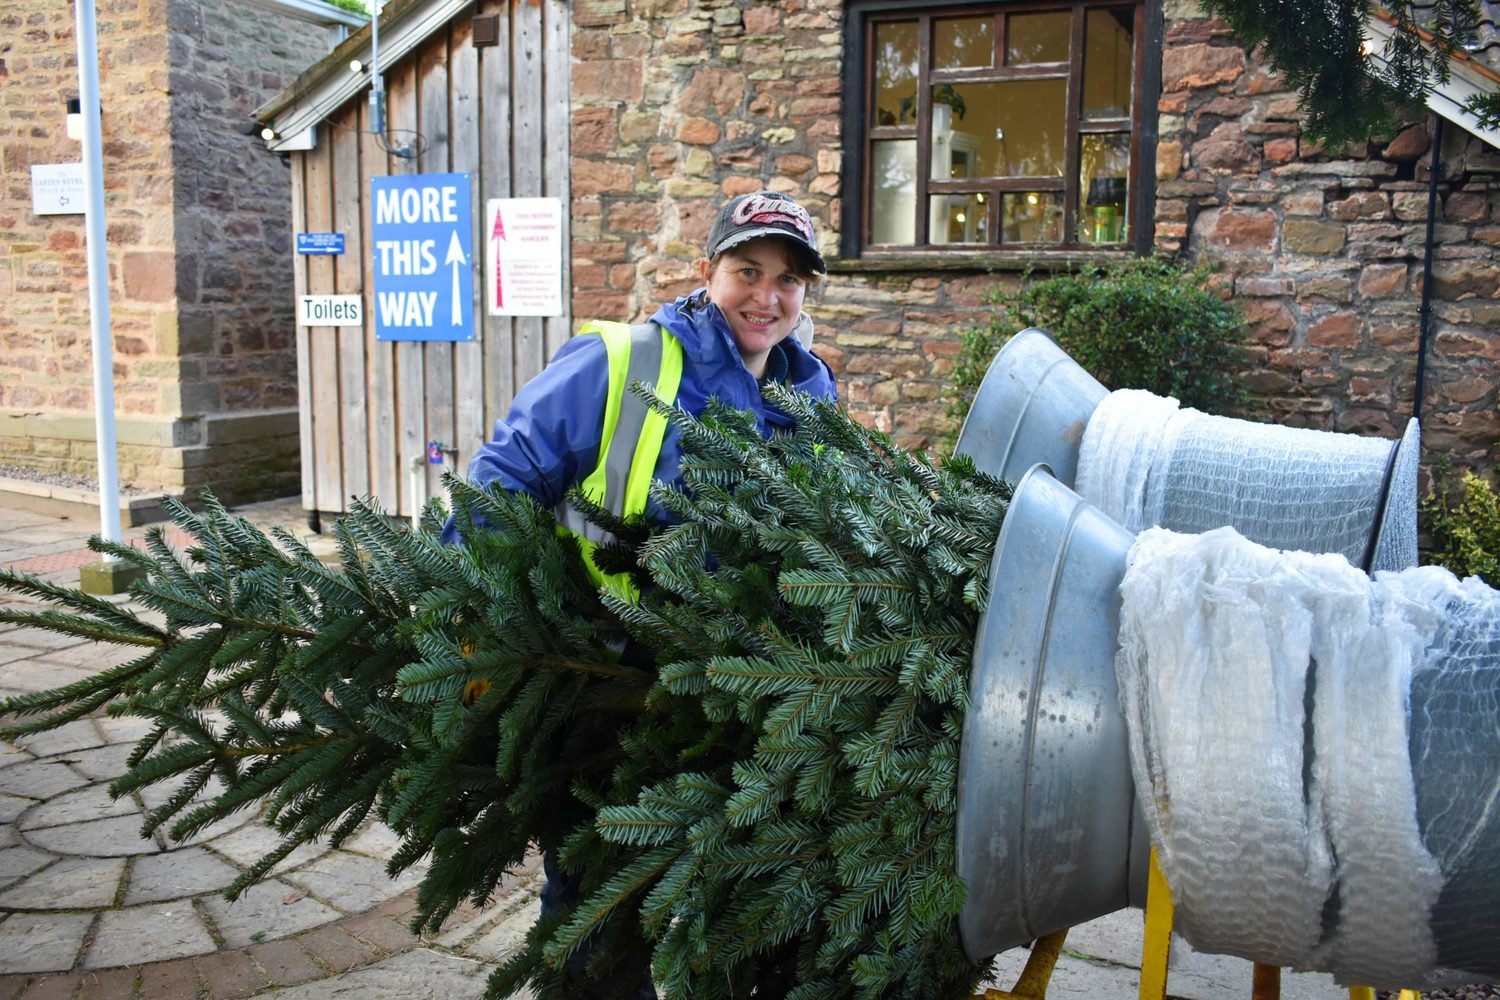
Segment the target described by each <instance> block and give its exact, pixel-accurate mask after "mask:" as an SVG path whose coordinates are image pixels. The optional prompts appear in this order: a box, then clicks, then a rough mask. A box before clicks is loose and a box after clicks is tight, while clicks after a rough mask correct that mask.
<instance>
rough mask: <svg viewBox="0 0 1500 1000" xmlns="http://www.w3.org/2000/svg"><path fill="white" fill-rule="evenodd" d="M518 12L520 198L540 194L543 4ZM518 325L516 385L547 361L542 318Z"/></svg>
mask: <svg viewBox="0 0 1500 1000" xmlns="http://www.w3.org/2000/svg"><path fill="white" fill-rule="evenodd" d="M512 10H513V11H514V15H515V18H514V21H513V29H514V35H513V38H514V44H513V45H512V48H511V60H512V67H511V81H512V87H513V90H512V96H513V98H514V104H513V105H512V109H513V110H512V114H511V135H512V137H513V138H512V149H513V151H514V156H513V158H512V166H511V193H512V194H513V195H514V196H515V197H517V198H537V197H541V195H542V194H543V191H542V158H543V150H542V140H543V138H544V137H543V135H542V125H543V123H544V122H545V120H546V109H545V108H544V107H543V104H542V100H543V97H542V51H543V38H542V4H541V2H539V0H538V2H530V3H518V4H515V5H514V6H513V7H512ZM515 324H516V337H515V340H516V385H517V386H520V385H523V384H525V383H526V382H527V381H529V380H530V379H532V378H534V377H535V376H536V374H537V373H538V372H540V371H541V370H542V366H543V365H544V364H546V362H547V343H546V332H545V329H544V327H543V324H542V318H541V317H540V316H518V317H517V318H516V320H515Z"/></svg>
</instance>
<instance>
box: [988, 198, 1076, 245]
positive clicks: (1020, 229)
mask: <svg viewBox="0 0 1500 1000" xmlns="http://www.w3.org/2000/svg"><path fill="white" fill-rule="evenodd" d="M1000 220H1001V241H1002V242H1004V243H1058V242H1060V241H1061V240H1062V196H1061V195H1060V194H1058V193H1057V192H1055V191H1023V192H1007V193H1005V194H1004V195H1002V196H1001V202H1000Z"/></svg>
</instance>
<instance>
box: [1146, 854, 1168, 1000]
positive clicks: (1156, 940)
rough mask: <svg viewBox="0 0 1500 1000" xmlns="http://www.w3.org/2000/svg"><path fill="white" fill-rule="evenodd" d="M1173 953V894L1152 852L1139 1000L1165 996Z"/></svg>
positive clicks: (1152, 999)
mask: <svg viewBox="0 0 1500 1000" xmlns="http://www.w3.org/2000/svg"><path fill="white" fill-rule="evenodd" d="M1171 951H1172V893H1171V892H1170V891H1169V890H1168V889H1167V877H1166V876H1165V875H1163V874H1162V872H1161V865H1160V864H1158V863H1157V860H1156V848H1154V847H1153V848H1151V874H1150V875H1149V876H1148V880H1147V882H1146V942H1145V944H1144V945H1143V946H1142V947H1141V992H1140V1000H1163V998H1164V997H1165V996H1166V995H1167V957H1168V955H1169V954H1170V953H1171Z"/></svg>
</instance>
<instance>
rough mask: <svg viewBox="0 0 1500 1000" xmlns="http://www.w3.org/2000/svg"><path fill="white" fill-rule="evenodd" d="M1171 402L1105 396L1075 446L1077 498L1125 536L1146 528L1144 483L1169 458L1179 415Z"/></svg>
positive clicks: (1136, 393) (1134, 394) (1148, 396)
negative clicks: (1123, 530) (1157, 464)
mask: <svg viewBox="0 0 1500 1000" xmlns="http://www.w3.org/2000/svg"><path fill="white" fill-rule="evenodd" d="M1197 412H1198V411H1196V410H1179V409H1178V403H1177V400H1175V399H1173V398H1171V397H1170V396H1158V395H1156V394H1154V393H1150V392H1146V391H1145V390H1143V389H1119V390H1116V391H1115V392H1112V393H1110V394H1109V395H1108V396H1105V397H1104V399H1103V401H1102V402H1100V403H1099V405H1098V406H1097V407H1096V408H1095V409H1094V412H1093V415H1092V416H1090V417H1089V422H1088V426H1087V427H1085V428H1084V430H1083V440H1082V441H1081V442H1080V443H1079V446H1078V476H1077V479H1076V480H1075V482H1074V488H1075V489H1076V490H1077V491H1078V495H1079V496H1081V497H1083V498H1084V499H1085V500H1087V501H1088V502H1089V503H1091V504H1093V505H1094V506H1095V507H1097V508H1099V510H1101V511H1103V512H1104V513H1105V514H1108V515H1109V516H1110V517H1112V518H1114V519H1115V520H1116V521H1118V522H1119V523H1120V524H1122V525H1124V526H1125V527H1126V528H1127V529H1129V530H1130V531H1140V530H1141V529H1142V528H1149V527H1150V526H1151V525H1152V524H1153V523H1155V522H1149V521H1146V520H1145V519H1144V510H1145V504H1146V480H1147V478H1148V476H1149V475H1150V473H1151V466H1152V464H1153V463H1154V462H1157V461H1158V460H1159V457H1158V456H1161V455H1162V454H1163V453H1164V452H1165V453H1170V447H1171V441H1170V440H1169V438H1171V437H1174V436H1175V435H1172V434H1169V432H1168V431H1169V428H1171V427H1173V425H1174V424H1175V425H1176V426H1178V427H1180V426H1181V423H1182V420H1183V417H1184V415H1195V414H1197Z"/></svg>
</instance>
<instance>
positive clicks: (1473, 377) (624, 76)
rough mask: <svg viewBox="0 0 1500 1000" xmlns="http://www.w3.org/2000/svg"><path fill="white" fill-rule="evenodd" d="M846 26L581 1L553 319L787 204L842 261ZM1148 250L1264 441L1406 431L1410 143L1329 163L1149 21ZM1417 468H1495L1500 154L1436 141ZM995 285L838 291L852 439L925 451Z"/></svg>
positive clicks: (725, 10) (1244, 84)
mask: <svg viewBox="0 0 1500 1000" xmlns="http://www.w3.org/2000/svg"><path fill="white" fill-rule="evenodd" d="M843 7H844V5H843V3H841V2H838V0H786V2H778V3H770V2H764V0H723V2H716V3H711V2H708V0H579V2H577V3H575V5H574V7H573V16H574V34H573V95H572V100H573V104H574V108H575V113H574V117H573V133H572V154H573V157H574V160H573V189H572V196H573V205H572V211H573V215H574V230H573V232H574V239H575V243H574V247H573V275H572V277H573V316H574V319H575V321H576V322H578V323H580V324H581V323H582V322H584V321H586V320H588V319H590V318H594V317H610V318H639V317H642V316H644V315H647V314H649V312H650V311H651V310H652V309H654V308H655V306H656V304H657V303H658V302H660V301H662V300H664V299H668V298H670V297H672V296H675V295H678V294H681V293H683V292H685V291H688V290H691V289H692V288H694V287H695V286H696V284H697V282H696V281H695V279H694V278H693V272H692V270H691V265H692V261H693V260H694V259H696V257H697V256H698V255H699V254H700V253H701V246H702V242H703V239H704V237H705V236H706V234H707V231H708V227H709V225H710V223H711V222H712V216H713V211H714V208H715V206H716V205H717V204H718V203H719V202H721V201H722V200H723V199H724V198H725V197H727V196H731V195H734V194H737V193H739V192H741V191H748V190H754V189H756V188H758V187H761V186H765V187H769V188H772V189H774V190H781V191H786V192H789V193H791V194H793V195H794V196H796V197H797V198H798V199H799V200H801V201H802V202H803V203H804V204H806V205H807V206H808V208H809V210H810V211H811V212H812V213H813V215H814V217H815V218H816V219H817V220H818V221H819V223H820V227H821V236H822V240H823V244H824V249H825V251H827V252H830V253H831V252H832V251H833V250H834V249H835V248H836V247H837V245H838V229H839V225H840V218H841V214H840V201H839V199H840V196H841V194H842V192H840V190H839V170H840V164H841V142H842V137H841V134H840V132H841V118H840V115H841V113H842V109H841V101H840V96H839V95H840V87H841V80H842V76H843V59H842V51H841V43H842V35H841V30H842V18H843ZM1166 36H1167V41H1168V44H1167V47H1166V54H1165V58H1164V60H1163V67H1162V76H1163V93H1162V94H1161V100H1160V114H1161V122H1160V125H1161V128H1160V133H1161V143H1160V146H1159V149H1158V157H1157V174H1158V177H1159V183H1158V203H1157V214H1156V243H1157V246H1158V248H1159V249H1160V250H1161V251H1163V252H1180V253H1183V254H1185V255H1186V256H1188V257H1190V258H1194V259H1204V260H1210V261H1212V262H1214V263H1215V264H1216V265H1218V266H1219V267H1220V268H1221V273H1222V274H1223V279H1222V280H1223V284H1224V286H1225V287H1226V289H1228V290H1229V292H1230V293H1231V294H1233V295H1235V296H1236V297H1237V298H1238V299H1239V300H1240V302H1241V303H1242V305H1243V306H1244V308H1245V310H1246V312H1247V313H1248V314H1249V316H1250V318H1251V321H1252V327H1253V330H1254V339H1255V343H1254V348H1253V351H1252V364H1251V367H1250V369H1249V370H1248V371H1247V372H1246V373H1245V376H1244V377H1245V379H1246V381H1247V383H1248V385H1249V386H1250V388H1251V390H1252V391H1253V393H1254V394H1255V396H1256V401H1257V405H1258V406H1259V407H1260V408H1261V412H1262V413H1264V414H1267V415H1269V416H1270V417H1271V418H1272V419H1275V420H1278V421H1284V422H1290V423H1300V424H1308V425H1312V426H1319V427H1325V428H1330V429H1338V430H1349V431H1360V432H1375V433H1382V434H1393V433H1394V431H1395V430H1396V429H1397V428H1398V427H1399V426H1401V425H1402V424H1403V423H1404V415H1405V414H1407V413H1409V412H1410V404H1411V394H1412V379H1413V372H1414V362H1413V361H1412V360H1411V351H1412V345H1413V344H1414V342H1415V331H1416V312H1417V308H1418V304H1419V301H1420V284H1421V259H1422V237H1423V233H1424V221H1425V214H1426V200H1425V199H1426V190H1425V184H1424V180H1425V174H1426V168H1425V160H1424V159H1423V158H1422V157H1423V148H1424V147H1425V143H1424V141H1423V137H1424V135H1425V132H1424V130H1422V129H1418V130H1417V131H1415V132H1411V133H1406V134H1403V135H1401V136H1399V137H1396V138H1394V139H1393V141H1391V142H1389V143H1384V142H1383V143H1378V144H1371V145H1370V146H1369V147H1367V148H1365V149H1362V150H1356V151H1352V153H1350V154H1347V155H1344V154H1342V153H1341V155H1339V156H1331V155H1329V154H1328V153H1327V152H1325V151H1322V150H1318V149H1316V148H1315V147H1312V146H1311V145H1310V144H1309V143H1308V142H1307V141H1306V140H1305V139H1304V138H1302V137H1301V136H1300V128H1299V125H1298V116H1297V114H1296V110H1295V109H1296V100H1295V95H1294V94H1291V93H1288V92H1287V91H1285V90H1284V89H1282V86H1281V84H1280V83H1279V81H1278V79H1277V78H1276V77H1274V76H1273V75H1272V74H1270V73H1269V72H1268V71H1267V70H1266V69H1265V68H1264V67H1261V66H1258V65H1257V64H1256V63H1255V62H1254V60H1253V59H1251V58H1250V57H1249V56H1247V54H1246V53H1245V51H1244V50H1243V49H1241V48H1239V47H1237V46H1234V45H1233V44H1231V43H1230V42H1229V41H1228V39H1227V37H1226V35H1225V32H1224V30H1223V28H1222V26H1220V25H1218V24H1216V23H1214V22H1211V21H1209V20H1207V19H1205V18H1204V17H1202V15H1201V14H1199V13H1198V12H1197V7H1196V4H1194V3H1191V2H1189V0H1168V2H1167V4H1166ZM1449 137H1450V138H1449V139H1448V141H1447V142H1446V143H1445V151H1444V164H1445V167H1444V174H1443V178H1442V179H1443V184H1442V192H1443V216H1442V218H1441V219H1440V220H1439V222H1440V224H1439V226H1438V234H1437V239H1438V243H1439V251H1438V263H1437V267H1436V270H1435V282H1434V291H1435V292H1436V297H1435V300H1434V308H1433V311H1434V317H1435V320H1436V323H1435V327H1436V336H1435V340H1434V350H1433V353H1432V356H1431V368H1430V371H1429V381H1428V387H1429V388H1428V399H1427V404H1426V406H1427V414H1426V416H1425V418H1424V428H1425V429H1426V432H1427V433H1426V441H1425V443H1426V444H1427V445H1428V447H1427V449H1426V453H1427V455H1428V456H1429V457H1430V456H1432V455H1433V454H1435V453H1439V452H1440V453H1443V454H1448V455H1451V456H1452V457H1453V459H1454V461H1455V462H1458V463H1460V464H1469V463H1478V464H1489V463H1490V462H1492V461H1493V459H1492V457H1491V455H1490V452H1491V450H1492V448H1493V446H1494V443H1495V440H1496V434H1497V430H1500V427H1497V424H1496V396H1495V386H1496V383H1497V378H1496V376H1497V374H1500V373H1497V372H1496V365H1497V363H1500V336H1497V332H1500V303H1497V302H1496V301H1495V300H1496V295H1497V288H1496V275H1497V268H1496V265H1495V262H1494V247H1495V244H1496V243H1497V242H1500V227H1497V225H1496V223H1497V222H1500V201H1497V192H1496V189H1495V186H1494V182H1492V181H1491V180H1490V179H1489V178H1490V175H1488V174H1482V173H1479V172H1478V171H1480V170H1485V169H1491V168H1492V166H1493V165H1494V164H1495V163H1497V162H1500V161H1497V159H1496V154H1495V151H1493V150H1486V149H1484V148H1483V147H1481V146H1480V145H1479V144H1478V143H1477V142H1468V141H1466V140H1465V138H1464V134H1463V133H1461V132H1460V131H1458V130H1457V129H1455V128H1453V127H1451V126H1450V128H1449ZM999 280H1013V278H1011V279H1004V278H998V277H994V276H991V275H974V274H967V275H960V276H953V275H952V274H951V273H944V272H918V271H913V272H907V273H901V274H890V275H875V274H859V273H835V274H833V275H831V276H830V278H829V280H828V281H827V282H826V283H825V285H824V287H823V288H821V289H819V290H818V291H816V292H815V293H814V294H813V295H812V296H811V297H810V304H809V305H808V312H809V313H810V314H811V315H812V316H813V318H814V320H815V321H816V322H817V324H818V341H817V346H818V350H819V352H820V353H821V354H823V356H824V357H825V358H827V359H828V360H829V361H830V362H831V363H832V364H833V365H834V367H835V368H836V370H837V371H838V372H839V375H840V386H841V392H842V395H843V397H844V399H845V400H846V402H847V403H848V404H849V407H850V409H851V411H852V412H853V413H854V414H855V415H856V416H858V417H859V418H860V419H862V420H864V421H866V422H868V423H870V424H872V425H874V426H877V427H880V428H883V429H887V430H890V431H893V432H894V433H895V435H896V437H897V438H898V440H900V441H902V442H903V443H904V444H907V445H911V446H918V447H925V446H928V445H930V444H932V443H934V441H935V440H936V439H937V437H938V436H940V435H941V433H942V432H943V431H944V430H946V429H949V424H948V421H947V419H946V418H945V417H944V415H943V409H944V406H943V403H942V402H941V397H942V395H943V393H944V392H945V390H946V388H947V386H948V380H949V375H950V373H951V370H952V355H953V352H954V351H955V350H956V347H957V335H956V331H957V329H959V328H960V327H962V326H964V325H966V324H970V323H973V322H976V321H978V320H979V319H980V318H981V317H982V316H983V307H982V305H981V298H982V295H983V293H984V291H985V290H987V289H988V288H990V287H992V286H993V285H994V284H995V283H996V282H997V281H999Z"/></svg>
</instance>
